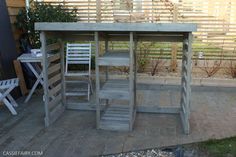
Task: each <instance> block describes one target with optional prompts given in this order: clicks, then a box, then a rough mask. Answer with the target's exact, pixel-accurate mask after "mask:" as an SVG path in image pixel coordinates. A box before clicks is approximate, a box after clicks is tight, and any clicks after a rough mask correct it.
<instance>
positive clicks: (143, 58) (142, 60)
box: [137, 42, 154, 73]
mask: <svg viewBox="0 0 236 157" xmlns="http://www.w3.org/2000/svg"><path fill="white" fill-rule="evenodd" d="M153 46H154V42H142V43H140V44H139V45H138V49H139V52H140V54H139V55H138V57H137V64H138V72H139V73H142V72H144V71H145V68H146V66H147V65H148V63H149V62H150V60H149V58H148V56H149V54H150V49H151V48H152V47H153Z"/></svg>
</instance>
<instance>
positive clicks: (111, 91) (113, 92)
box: [99, 80, 130, 100]
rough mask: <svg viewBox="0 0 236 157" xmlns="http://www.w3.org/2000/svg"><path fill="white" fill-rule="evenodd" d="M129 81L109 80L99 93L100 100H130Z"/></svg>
mask: <svg viewBox="0 0 236 157" xmlns="http://www.w3.org/2000/svg"><path fill="white" fill-rule="evenodd" d="M128 83H129V81H128V80H108V81H106V82H105V83H104V84H103V86H102V87H101V89H100V91H99V98H102V99H119V100H129V99H130V94H129V84H128Z"/></svg>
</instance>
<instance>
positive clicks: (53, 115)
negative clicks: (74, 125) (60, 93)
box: [49, 102, 65, 125]
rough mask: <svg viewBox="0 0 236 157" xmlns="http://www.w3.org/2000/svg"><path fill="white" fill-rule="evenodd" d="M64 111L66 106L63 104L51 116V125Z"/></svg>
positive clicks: (54, 109)
mask: <svg viewBox="0 0 236 157" xmlns="http://www.w3.org/2000/svg"><path fill="white" fill-rule="evenodd" d="M64 111H65V106H64V105H63V104H62V103H61V102H60V103H59V104H57V105H56V106H55V107H54V108H53V109H52V110H51V112H50V114H49V125H50V124H52V123H53V122H55V121H56V120H57V119H58V118H59V117H60V115H61V114H62V113H63V112H64Z"/></svg>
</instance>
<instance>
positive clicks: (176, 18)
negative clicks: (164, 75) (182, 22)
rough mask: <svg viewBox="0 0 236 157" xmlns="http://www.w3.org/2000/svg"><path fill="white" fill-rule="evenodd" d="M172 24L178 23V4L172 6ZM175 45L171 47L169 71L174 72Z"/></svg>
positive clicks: (175, 64) (175, 65) (175, 63)
mask: <svg viewBox="0 0 236 157" xmlns="http://www.w3.org/2000/svg"><path fill="white" fill-rule="evenodd" d="M173 7H174V8H173V23H176V22H178V4H176V3H174V5H173ZM177 50H178V47H177V43H173V44H172V45H171V65H170V70H171V71H173V72H175V71H176V68H177Z"/></svg>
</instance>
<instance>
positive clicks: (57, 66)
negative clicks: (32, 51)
mask: <svg viewBox="0 0 236 157" xmlns="http://www.w3.org/2000/svg"><path fill="white" fill-rule="evenodd" d="M60 69H61V63H56V64H52V65H51V66H50V67H49V68H48V75H50V74H52V73H55V72H57V71H59V70H60Z"/></svg>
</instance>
